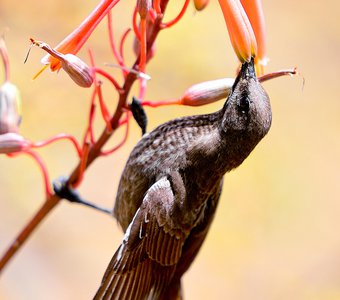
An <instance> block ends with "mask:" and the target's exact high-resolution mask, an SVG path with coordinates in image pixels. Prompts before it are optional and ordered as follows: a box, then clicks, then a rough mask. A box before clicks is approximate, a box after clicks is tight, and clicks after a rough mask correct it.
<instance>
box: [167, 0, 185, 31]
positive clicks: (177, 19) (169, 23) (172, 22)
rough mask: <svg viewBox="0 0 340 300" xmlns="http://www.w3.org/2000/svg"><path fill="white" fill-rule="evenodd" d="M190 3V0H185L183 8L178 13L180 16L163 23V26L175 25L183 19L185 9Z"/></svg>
mask: <svg viewBox="0 0 340 300" xmlns="http://www.w3.org/2000/svg"><path fill="white" fill-rule="evenodd" d="M189 3H190V0H185V3H184V5H183V7H182V10H181V11H180V13H179V14H178V16H177V17H176V18H174V19H173V20H172V21H169V22H167V23H163V24H162V28H169V27H171V26H173V25H175V24H176V23H177V22H178V21H179V20H180V19H182V17H183V15H184V14H185V11H186V10H187V8H188V5H189Z"/></svg>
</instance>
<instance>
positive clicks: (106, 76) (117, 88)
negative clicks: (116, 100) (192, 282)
mask: <svg viewBox="0 0 340 300" xmlns="http://www.w3.org/2000/svg"><path fill="white" fill-rule="evenodd" d="M92 69H93V71H94V72H95V73H98V74H100V75H102V76H104V77H105V78H106V79H108V80H109V81H110V82H111V83H112V84H113V85H114V86H115V88H116V90H117V91H119V90H120V89H121V87H120V85H119V84H118V82H117V81H116V80H115V79H114V78H113V77H112V76H111V75H110V74H109V73H107V72H105V71H104V70H102V69H100V68H97V67H93V68H92Z"/></svg>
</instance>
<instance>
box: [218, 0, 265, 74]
mask: <svg viewBox="0 0 340 300" xmlns="http://www.w3.org/2000/svg"><path fill="white" fill-rule="evenodd" d="M219 3H220V6H221V9H222V12H223V16H224V19H225V22H226V25H227V28H228V32H229V36H230V40H231V43H232V46H233V48H234V51H235V53H236V55H237V57H238V59H239V60H240V62H241V63H243V62H245V61H250V59H251V57H254V58H255V63H256V64H257V65H259V64H260V65H264V64H265V63H266V57H265V54H266V35H265V22H264V14H263V9H262V2H261V0H219ZM257 70H259V68H257ZM258 75H260V74H258Z"/></svg>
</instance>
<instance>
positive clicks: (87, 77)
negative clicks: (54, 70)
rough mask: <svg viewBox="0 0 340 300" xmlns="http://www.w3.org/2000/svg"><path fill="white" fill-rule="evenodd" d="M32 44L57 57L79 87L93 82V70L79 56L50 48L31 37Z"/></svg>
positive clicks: (88, 85)
mask: <svg viewBox="0 0 340 300" xmlns="http://www.w3.org/2000/svg"><path fill="white" fill-rule="evenodd" d="M31 42H32V44H33V45H36V46H38V47H40V48H42V49H44V50H45V51H46V52H48V53H49V54H50V55H51V56H53V57H54V58H56V59H58V60H59V61H60V63H61V67H62V68H63V69H64V71H65V72H66V73H67V74H68V75H69V76H70V77H71V79H72V80H73V81H74V82H75V83H76V84H78V85H79V86H81V87H90V86H91V85H92V83H93V80H94V77H93V70H92V69H91V68H90V67H89V66H88V65H87V64H86V63H85V62H83V61H82V60H81V59H80V58H79V57H77V56H75V55H73V54H62V53H60V52H58V51H56V50H54V49H52V48H51V47H50V46H49V45H48V44H46V43H44V42H40V41H35V40H34V39H31Z"/></svg>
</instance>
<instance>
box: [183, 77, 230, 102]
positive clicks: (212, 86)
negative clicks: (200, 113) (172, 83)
mask: <svg viewBox="0 0 340 300" xmlns="http://www.w3.org/2000/svg"><path fill="white" fill-rule="evenodd" d="M233 84H234V79H233V78H223V79H216V80H211V81H205V82H201V83H198V84H194V85H193V86H191V87H190V88H188V89H187V90H186V91H185V92H184V95H183V97H182V98H181V99H180V104H182V105H189V106H200V105H205V104H208V103H212V102H215V101H217V100H220V99H225V98H227V97H228V95H229V94H230V91H231V88H232V86H233Z"/></svg>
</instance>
